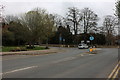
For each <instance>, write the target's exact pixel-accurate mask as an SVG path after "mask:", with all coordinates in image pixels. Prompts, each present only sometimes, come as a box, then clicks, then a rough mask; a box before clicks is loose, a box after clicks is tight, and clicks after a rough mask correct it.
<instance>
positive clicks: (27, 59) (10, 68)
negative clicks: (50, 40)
mask: <svg viewBox="0 0 120 80" xmlns="http://www.w3.org/2000/svg"><path fill="white" fill-rule="evenodd" d="M61 50H62V49H61ZM87 51H88V49H77V48H65V51H63V52H59V53H53V54H47V55H11V56H3V57H2V58H3V61H2V63H3V65H2V67H3V73H1V74H2V75H3V78H108V76H109V75H110V74H111V72H112V71H113V69H114V68H115V66H116V65H117V62H118V49H117V48H102V49H100V50H99V51H98V53H97V54H88V53H86V52H87Z"/></svg>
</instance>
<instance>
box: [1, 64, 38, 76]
mask: <svg viewBox="0 0 120 80" xmlns="http://www.w3.org/2000/svg"><path fill="white" fill-rule="evenodd" d="M35 67H37V66H31V67H25V68H21V69H16V70H12V71H8V72H4V73H0V75H2V74H9V73H14V72H18V71H23V70H27V69H31V68H35Z"/></svg>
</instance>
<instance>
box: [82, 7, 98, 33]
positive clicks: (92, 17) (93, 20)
mask: <svg viewBox="0 0 120 80" xmlns="http://www.w3.org/2000/svg"><path fill="white" fill-rule="evenodd" d="M81 17H82V21H81V23H82V24H81V25H82V26H83V28H84V33H85V34H86V33H88V32H89V31H91V30H94V29H95V28H96V25H97V21H98V16H97V14H95V13H94V12H93V11H92V10H90V9H89V8H84V9H83V10H82V11H81Z"/></svg>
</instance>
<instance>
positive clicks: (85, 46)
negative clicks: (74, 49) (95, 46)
mask: <svg viewBox="0 0 120 80" xmlns="http://www.w3.org/2000/svg"><path fill="white" fill-rule="evenodd" d="M78 48H79V49H88V48H89V46H88V45H87V44H79V45H78Z"/></svg>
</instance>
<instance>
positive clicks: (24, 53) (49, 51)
mask: <svg viewBox="0 0 120 80" xmlns="http://www.w3.org/2000/svg"><path fill="white" fill-rule="evenodd" d="M57 52H60V50H58V49H47V50H33V51H19V52H1V53H0V55H1V56H5V55H44V54H51V53H57Z"/></svg>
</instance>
